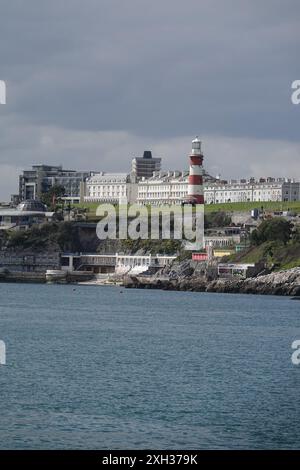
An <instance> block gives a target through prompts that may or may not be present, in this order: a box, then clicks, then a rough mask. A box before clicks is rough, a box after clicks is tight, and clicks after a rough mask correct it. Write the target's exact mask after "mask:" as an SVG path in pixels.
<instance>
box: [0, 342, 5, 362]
mask: <svg viewBox="0 0 300 470" xmlns="http://www.w3.org/2000/svg"><path fill="white" fill-rule="evenodd" d="M5 364H6V346H5V343H4V341H2V340H0V366H5Z"/></svg>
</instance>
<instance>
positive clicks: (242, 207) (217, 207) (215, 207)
mask: <svg viewBox="0 0 300 470" xmlns="http://www.w3.org/2000/svg"><path fill="white" fill-rule="evenodd" d="M98 205H99V203H97V202H92V203H84V204H79V205H78V206H77V207H82V208H87V209H89V212H88V219H93V218H95V217H96V209H97V207H98ZM261 206H263V207H264V209H266V210H273V211H281V210H288V209H290V210H293V211H295V212H297V213H300V201H296V202H235V203H228V204H208V205H205V212H218V211H225V212H226V211H227V212H243V211H245V212H246V211H251V209H255V208H258V209H260V208H261Z"/></svg>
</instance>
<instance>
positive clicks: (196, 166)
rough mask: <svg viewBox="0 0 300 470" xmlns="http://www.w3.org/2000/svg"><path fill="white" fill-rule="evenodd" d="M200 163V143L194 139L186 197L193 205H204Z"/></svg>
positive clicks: (201, 159)
mask: <svg viewBox="0 0 300 470" xmlns="http://www.w3.org/2000/svg"><path fill="white" fill-rule="evenodd" d="M202 163H203V154H202V152H201V141H200V140H199V139H198V137H196V139H194V140H193V141H192V153H191V155H190V173H189V184H188V197H187V199H188V201H189V202H190V203H193V204H204V196H203V166H202Z"/></svg>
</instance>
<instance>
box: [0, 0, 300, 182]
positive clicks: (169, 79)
mask: <svg viewBox="0 0 300 470" xmlns="http://www.w3.org/2000/svg"><path fill="white" fill-rule="evenodd" d="M0 11H1V17H0V75H1V76H0V79H5V80H6V81H7V86H8V103H7V105H6V106H5V107H1V108H0V119H1V122H3V120H4V121H5V125H4V124H3V125H2V127H1V128H0V138H1V140H0V162H2V163H5V164H6V163H7V161H8V160H9V161H10V164H11V163H13V164H14V165H17V166H18V165H20V164H22V160H23V161H24V164H25V162H26V164H27V165H28V164H30V163H31V162H30V159H33V158H34V159H35V160H37V159H38V160H39V161H42V160H43V159H44V158H48V159H50V160H51V161H57V160H59V162H61V163H64V164H65V166H69V167H71V166H73V164H74V163H75V161H74V158H72V155H76V156H77V157H76V158H77V160H76V161H78V160H80V141H79V139H73V140H72V143H70V146H71V147H72V146H73V147H72V150H70V149H69V150H68V149H66V148H65V147H64V146H63V145H60V144H58V143H57V142H56V138H55V139H54V140H53V145H52V146H51V149H48V151H47V152H46V153H45V149H44V148H43V147H40V146H39V145H37V144H36V142H37V140H36V139H38V137H37V136H41V135H43V134H44V133H46V134H47V133H48V131H49V130H50V133H51V132H52V131H51V130H53V129H58V130H59V132H60V133H61V134H60V135H65V136H66V138H67V136H70V135H71V134H72V136H74V135H75V133H77V135H78V136H81V138H82V139H83V140H84V142H85V144H84V148H85V152H87V153H88V154H89V155H90V157H89V159H90V160H89V162H90V161H91V166H92V167H95V165H92V163H93V162H95V164H96V163H97V165H96V166H99V165H98V158H99V163H100V166H101V162H102V165H103V167H105V165H106V155H108V154H110V153H111V148H113V147H114V146H115V147H116V148H119V143H118V142H116V140H115V138H116V137H117V136H119V137H120V136H121V135H124V133H125V134H126V135H130V136H131V142H132V144H133V145H134V143H137V142H139V143H140V144H142V143H145V144H146V143H147V142H148V143H149V145H150V143H151V144H153V145H155V143H156V142H157V143H158V144H159V143H161V142H170V143H171V142H173V143H174V142H175V141H176V139H177V138H178V139H182V141H183V139H184V140H185V139H186V136H191V135H193V134H196V133H200V134H202V135H204V136H216V139H217V140H218V139H221V140H222V142H225V139H232V138H235V139H244V141H245V142H246V141H247V142H250V141H251V139H254V141H255V142H257V141H258V139H261V140H264V141H267V140H270V141H272V142H273V141H275V140H279V141H281V142H287V143H288V142H295V145H296V144H297V142H299V140H300V139H299V119H300V106H299V107H296V106H293V105H292V104H291V101H290V94H291V90H290V85H291V82H292V81H293V80H295V79H297V78H300V62H299V60H297V58H298V56H299V41H300V32H299V18H300V3H299V2H298V1H297V0H287V1H286V2H282V1H279V0H264V1H258V0H254V1H253V0H252V1H250V0H226V2H225V1H223V0H218V1H217V0H202V1H199V0H187V1H185V2H182V1H179V0H162V1H161V2H158V1H156V2H149V1H148V0H127V1H126V2H125V1H124V0H85V1H84V2H83V1H81V0H65V1H58V0H52V1H50V0H49V1H44V2H41V1H40V0H26V1H24V0H23V1H22V0H13V1H11V2H4V1H3V0H0ZM13 133H14V135H15V138H13V136H12V134H13ZM104 133H105V135H106V136H111V137H112V136H114V139H112V141H111V142H108V141H107V140H105V142H104V143H103V146H101V143H99V144H98V145H97V146H96V147H97V148H98V149H99V150H100V149H102V150H101V152H102V153H101V155H100V154H98V155H94V160H93V158H92V152H93V151H94V149H95V144H94V142H95V139H100V138H103V135H104ZM55 136H56V137H57V132H55ZM87 137H89V138H90V141H91V142H93V143H91V144H90V146H89V143H88V140H86V138H87ZM24 140H26V142H24ZM149 145H147V147H148V146H149ZM188 145H189V142H187V146H188ZM291 145H292V144H291ZM233 148H235V149H236V150H237V149H238V148H240V147H239V146H238V145H234V146H233ZM289 148H290V147H289ZM128 150H129V149H128ZM140 151H142V149H140ZM265 151H266V152H267V149H265ZM38 152H40V155H38ZM43 152H44V153H43ZM132 152H133V153H134V149H132ZM267 153H268V152H267ZM293 155H294V159H293V160H292V162H291V165H294V167H295V168H296V166H297V160H296V159H295V158H296V157H295V154H294V153H293ZM127 158H128V154H127V155H125V154H124V156H122V161H123V160H124V161H125V160H126V159H127ZM253 158H254V159H255V158H256V157H255V156H253ZM234 159H236V160H234ZM267 161H270V160H269V159H268V158H267ZM240 162H241V160H240V158H239V155H233V156H232V159H230V162H227V167H226V169H225V171H226V172H227V171H228V172H230V171H232V172H234V171H235V169H236V167H237V163H238V166H241V171H242V169H243V165H244V168H245V171H244V173H246V170H247V168H248V170H249V164H248V162H246V161H244V162H242V164H241V165H240ZM270 162H271V161H270ZM260 163H261V162H260V161H259V160H258V159H257V164H258V165H259V164H260ZM274 164H275V166H276V165H277V163H276V162H275V163H274ZM112 165H114V163H113V162H112ZM220 165H222V166H223V165H224V164H223V163H222V162H220ZM112 169H117V164H116V165H115V167H113V168H112ZM270 170H271V168H270ZM291 171H294V170H292V169H291ZM269 173H271V171H270V172H269Z"/></svg>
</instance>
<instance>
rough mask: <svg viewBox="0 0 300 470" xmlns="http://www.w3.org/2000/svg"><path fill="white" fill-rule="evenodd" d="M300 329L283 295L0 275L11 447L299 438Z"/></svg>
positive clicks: (226, 444)
mask: <svg viewBox="0 0 300 470" xmlns="http://www.w3.org/2000/svg"><path fill="white" fill-rule="evenodd" d="M296 339H300V302H297V301H292V300H290V299H289V298H284V297H272V296H250V295H249V296H247V295H230V294H224V295H223V294H206V293H203V294H201V293H189V292H186V293H185V292H165V291H153V290H152V291H148V290H130V289H129V290H126V289H120V288H117V287H94V286H76V287H74V286H71V285H65V286H59V285H26V284H0V340H3V341H5V343H6V349H7V351H6V361H7V363H6V365H5V366H1V365H0V448H1V449H139V448H141V449H143V448H147V449H176V448H178V449H188V448H189V449H242V448H243V449H262V448H264V449H274V448H280V449H296V448H300V432H299V423H300V366H295V365H293V364H292V361H291V355H292V352H293V351H292V349H291V344H292V342H293V341H294V340H296Z"/></svg>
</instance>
